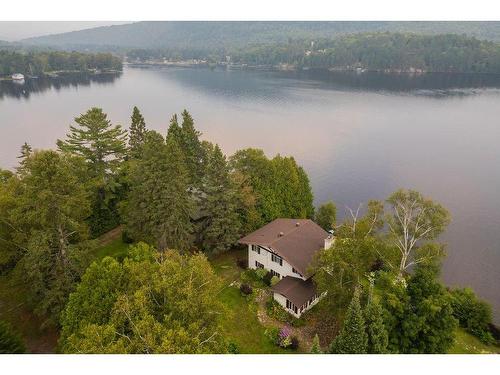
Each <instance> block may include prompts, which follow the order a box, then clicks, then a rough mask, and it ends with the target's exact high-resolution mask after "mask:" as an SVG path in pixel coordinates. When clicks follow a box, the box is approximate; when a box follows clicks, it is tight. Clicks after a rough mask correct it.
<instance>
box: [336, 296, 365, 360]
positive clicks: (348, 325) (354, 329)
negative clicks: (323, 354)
mask: <svg viewBox="0 0 500 375" xmlns="http://www.w3.org/2000/svg"><path fill="white" fill-rule="evenodd" d="M367 347H368V335H367V334H366V327H365V319H364V318H363V311H362V310H361V304H360V302H359V292H358V290H356V291H355V292H354V296H353V297H352V301H351V303H350V305H349V308H348V309H347V313H346V316H345V319H344V324H343V326H342V329H341V330H340V332H339V334H338V335H337V336H336V337H335V339H334V340H333V342H332V344H331V346H330V352H331V353H336V354H365V353H366V352H367Z"/></svg>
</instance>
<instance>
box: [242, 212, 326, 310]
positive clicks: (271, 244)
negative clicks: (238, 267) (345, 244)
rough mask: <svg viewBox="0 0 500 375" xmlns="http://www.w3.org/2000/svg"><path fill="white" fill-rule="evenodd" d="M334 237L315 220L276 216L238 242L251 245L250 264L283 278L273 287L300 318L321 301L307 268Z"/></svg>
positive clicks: (275, 296)
mask: <svg viewBox="0 0 500 375" xmlns="http://www.w3.org/2000/svg"><path fill="white" fill-rule="evenodd" d="M333 241H334V237H333V235H331V234H329V233H328V232H326V231H325V230H324V229H323V228H321V227H320V226H319V225H318V224H316V223H315V222H313V221H312V220H309V219H276V220H274V221H272V222H270V223H269V224H267V225H265V226H263V227H262V228H260V229H258V230H256V231H255V232H253V233H250V234H249V235H247V236H245V237H243V238H241V239H240V240H239V241H238V242H239V243H241V244H244V245H248V267H249V268H251V269H257V268H265V269H266V270H269V272H271V273H272V274H273V275H274V276H276V277H278V278H279V279H280V281H279V282H278V283H276V284H275V285H274V286H273V287H272V288H271V289H272V291H273V298H274V299H275V300H276V301H277V302H278V303H279V304H280V305H282V306H283V308H285V309H286V310H287V311H288V312H289V313H290V314H292V315H294V316H295V317H297V318H298V317H300V316H301V315H302V313H303V312H304V311H307V310H308V309H310V308H311V307H312V306H314V305H315V304H316V303H317V302H318V301H319V298H320V296H319V295H318V293H317V291H316V286H315V285H314V282H313V280H312V275H310V274H309V273H308V268H309V265H310V264H311V262H312V260H313V257H314V255H315V254H316V253H317V252H318V251H320V250H322V249H324V248H329V247H330V246H331V245H332V243H333Z"/></svg>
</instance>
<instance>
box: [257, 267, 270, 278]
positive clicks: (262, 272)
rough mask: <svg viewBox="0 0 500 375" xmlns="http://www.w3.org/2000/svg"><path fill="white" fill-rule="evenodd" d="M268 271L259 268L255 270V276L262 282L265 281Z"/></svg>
mask: <svg viewBox="0 0 500 375" xmlns="http://www.w3.org/2000/svg"><path fill="white" fill-rule="evenodd" d="M267 273H268V272H267V270H266V269H264V268H257V269H256V270H255V274H256V275H257V277H258V278H259V279H261V280H264V277H265V276H266V275H267Z"/></svg>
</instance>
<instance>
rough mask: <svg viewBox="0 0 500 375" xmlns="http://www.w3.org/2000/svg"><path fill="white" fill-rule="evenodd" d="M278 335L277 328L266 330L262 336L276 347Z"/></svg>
mask: <svg viewBox="0 0 500 375" xmlns="http://www.w3.org/2000/svg"><path fill="white" fill-rule="evenodd" d="M279 334H280V329H279V328H278V327H271V328H266V330H265V331H264V335H265V336H266V337H267V338H268V339H269V341H271V342H272V343H273V344H276V345H279Z"/></svg>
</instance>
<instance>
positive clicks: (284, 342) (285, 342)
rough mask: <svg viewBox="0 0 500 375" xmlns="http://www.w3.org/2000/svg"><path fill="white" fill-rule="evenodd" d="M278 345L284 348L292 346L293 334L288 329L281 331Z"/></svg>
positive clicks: (284, 328)
mask: <svg viewBox="0 0 500 375" xmlns="http://www.w3.org/2000/svg"><path fill="white" fill-rule="evenodd" d="M278 345H279V346H281V347H282V348H288V347H290V346H291V345H292V337H291V332H290V329H289V328H288V327H283V328H281V329H280V332H279V334H278Z"/></svg>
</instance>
